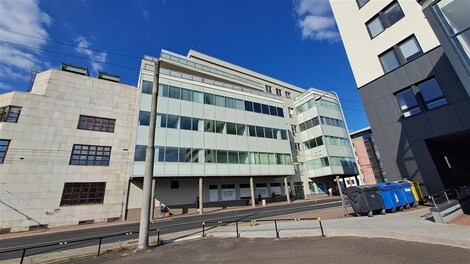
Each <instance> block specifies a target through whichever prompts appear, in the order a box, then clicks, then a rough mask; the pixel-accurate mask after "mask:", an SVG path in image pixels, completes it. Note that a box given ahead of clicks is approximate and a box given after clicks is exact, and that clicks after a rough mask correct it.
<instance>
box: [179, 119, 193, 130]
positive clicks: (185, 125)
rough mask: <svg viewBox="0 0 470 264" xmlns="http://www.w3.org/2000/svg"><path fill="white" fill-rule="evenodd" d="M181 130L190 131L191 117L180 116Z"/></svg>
mask: <svg viewBox="0 0 470 264" xmlns="http://www.w3.org/2000/svg"><path fill="white" fill-rule="evenodd" d="M180 118H181V119H180V122H181V123H180V124H181V127H180V128H181V129H185V130H191V117H186V116H182V117H180Z"/></svg>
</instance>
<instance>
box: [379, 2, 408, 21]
mask: <svg viewBox="0 0 470 264" xmlns="http://www.w3.org/2000/svg"><path fill="white" fill-rule="evenodd" d="M383 14H384V17H385V21H386V22H387V24H388V25H387V26H388V27H390V26H391V25H393V24H395V23H396V22H397V21H398V20H400V19H402V18H403V17H404V16H405V14H403V11H402V10H401V7H400V5H399V4H398V2H394V3H392V4H391V5H389V6H388V7H386V8H385V9H384V10H383Z"/></svg>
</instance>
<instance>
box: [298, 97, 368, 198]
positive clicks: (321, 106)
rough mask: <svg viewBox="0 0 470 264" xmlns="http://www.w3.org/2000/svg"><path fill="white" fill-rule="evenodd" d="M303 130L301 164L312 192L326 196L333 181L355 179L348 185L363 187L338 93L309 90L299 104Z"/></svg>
mask: <svg viewBox="0 0 470 264" xmlns="http://www.w3.org/2000/svg"><path fill="white" fill-rule="evenodd" d="M295 113H296V118H297V120H298V123H299V127H300V133H299V137H300V141H301V142H302V144H301V147H300V155H299V162H300V163H301V164H302V175H303V177H304V179H305V180H307V179H311V183H310V187H309V192H310V193H323V192H325V190H326V189H328V187H329V186H332V182H333V180H332V179H333V178H334V177H335V176H340V177H341V178H348V177H352V179H347V181H348V182H351V183H355V184H360V183H361V180H360V179H359V178H360V177H359V178H356V176H357V175H358V174H359V173H358V170H357V166H356V161H355V157H354V153H353V150H352V147H351V143H350V142H351V141H350V139H349V135H348V132H347V129H346V126H345V121H344V120H343V118H344V115H343V113H342V109H341V107H340V105H339V99H338V98H337V97H336V95H334V94H330V93H328V92H322V91H318V90H308V91H306V92H305V93H304V94H302V95H301V96H299V97H298V98H297V100H296V102H295Z"/></svg>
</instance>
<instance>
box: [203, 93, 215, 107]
mask: <svg viewBox="0 0 470 264" xmlns="http://www.w3.org/2000/svg"><path fill="white" fill-rule="evenodd" d="M204 103H205V104H208V105H214V104H215V101H214V95H213V94H210V93H204Z"/></svg>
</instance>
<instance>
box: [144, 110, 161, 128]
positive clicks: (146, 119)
mask: <svg viewBox="0 0 470 264" xmlns="http://www.w3.org/2000/svg"><path fill="white" fill-rule="evenodd" d="M165 122H166V116H165ZM148 125H150V112H147V111H139V126H148Z"/></svg>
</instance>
